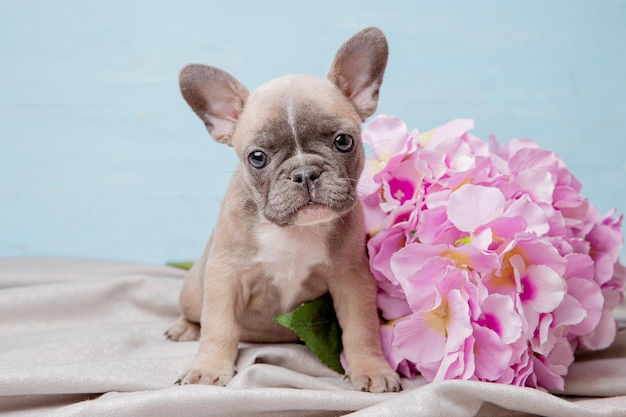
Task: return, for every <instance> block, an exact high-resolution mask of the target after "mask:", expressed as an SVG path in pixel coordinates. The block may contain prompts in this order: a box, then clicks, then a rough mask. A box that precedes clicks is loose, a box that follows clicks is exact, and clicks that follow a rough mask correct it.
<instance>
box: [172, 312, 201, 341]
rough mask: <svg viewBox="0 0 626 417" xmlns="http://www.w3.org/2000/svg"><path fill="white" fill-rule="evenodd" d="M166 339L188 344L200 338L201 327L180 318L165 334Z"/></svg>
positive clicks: (182, 317)
mask: <svg viewBox="0 0 626 417" xmlns="http://www.w3.org/2000/svg"><path fill="white" fill-rule="evenodd" d="M165 337H166V338H168V339H169V340H173V341H175V342H188V341H192V340H198V339H199V338H200V325H199V324H198V323H194V322H192V321H189V320H187V319H186V318H185V316H182V315H181V316H179V317H178V319H177V320H176V322H175V323H174V324H172V325H171V326H170V328H169V329H167V331H166V332H165Z"/></svg>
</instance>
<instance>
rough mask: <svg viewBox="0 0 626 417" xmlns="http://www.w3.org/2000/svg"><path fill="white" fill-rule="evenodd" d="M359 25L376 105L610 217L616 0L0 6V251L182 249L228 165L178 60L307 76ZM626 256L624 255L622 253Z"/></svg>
mask: <svg viewBox="0 0 626 417" xmlns="http://www.w3.org/2000/svg"><path fill="white" fill-rule="evenodd" d="M370 25H376V26H379V27H381V28H382V29H383V30H384V31H385V32H386V34H387V36H388V38H389V43H390V46H391V56H390V62H389V67H388V71H387V76H386V79H385V84H384V85H383V90H382V93H381V102H380V105H379V112H380V113H387V114H393V115H396V116H399V117H401V118H403V119H404V120H405V121H406V122H407V124H408V125H409V127H411V128H413V127H419V128H420V129H422V130H426V129H429V128H431V127H434V126H436V125H439V124H441V123H443V122H445V121H447V120H449V119H452V118H457V117H472V118H474V119H475V120H476V123H477V129H476V133H477V134H478V135H479V136H480V137H483V138H486V137H487V135H488V134H490V133H495V134H496V135H497V136H498V138H500V139H501V140H507V139H509V138H511V137H529V138H532V139H534V140H536V141H537V142H538V143H539V144H540V145H541V146H543V147H545V148H548V149H552V150H554V151H556V152H557V153H558V154H560V155H561V156H562V157H563V159H564V160H565V161H566V163H567V165H568V166H569V167H570V169H571V170H572V171H573V172H574V174H575V175H576V176H577V177H578V178H579V179H580V180H581V181H582V183H583V184H584V194H585V195H586V196H587V197H589V198H590V199H591V201H592V202H594V203H595V204H596V205H597V206H598V208H599V209H600V210H601V211H602V212H605V211H607V210H609V209H611V208H613V207H617V208H618V210H619V211H620V212H626V146H625V140H624V138H623V134H624V133H623V132H624V131H626V2H624V1H610V0H607V1H602V2H589V1H585V0H574V1H552V2H544V1H538V0H535V1H525V2H502V1H475V2H465V1H462V0H456V1H447V2H432V1H413V2H404V1H402V2H399V1H389V2H380V1H378V2H374V1H369V0H361V1H345V2H336V1H332V2H331V1H317V2H307V3H297V2H290V1H277V0H267V1H263V2H253V1H248V2H246V1H229V2H218V1H189V0H181V1H176V2H169V1H145V0H140V1H132V2H129V1H122V0H110V1H108V2H95V1H78V0H74V1H70V0H57V1H55V2H49V1H44V0H39V1H35V0H30V1H19V2H18V1H9V0H3V1H0V255H3V256H15V255H65V256H90V257H97V258H112V259H128V260H138V261H147V262H157V263H162V262H164V261H167V260H171V259H187V258H193V257H195V256H197V255H198V254H199V253H200V251H201V250H202V247H203V245H204V241H205V239H206V238H207V236H208V234H209V232H210V230H211V228H212V226H213V223H214V221H215V218H216V215H217V210H218V207H219V201H220V199H221V195H222V194H223V192H224V190H225V187H226V184H227V181H228V177H229V174H230V172H231V171H232V169H233V167H234V165H235V163H236V161H235V157H234V155H233V154H232V151H231V150H230V149H229V148H227V147H226V146H223V145H219V144H217V143H215V142H213V141H212V140H211V139H210V137H209V136H208V135H207V134H206V132H205V130H204V127H203V126H202V124H201V123H200V122H199V121H198V120H197V119H196V118H195V115H193V113H192V112H191V111H190V110H189V109H188V108H187V106H186V104H185V103H184V102H183V100H182V99H181V97H180V94H179V92H178V85H177V75H178V71H179V69H180V68H181V67H182V66H183V65H184V64H186V63H189V62H202V63H207V64H212V65H216V66H220V67H222V68H224V69H227V70H228V71H230V72H232V73H233V74H234V75H236V76H237V77H238V78H239V79H240V80H242V81H243V82H244V83H245V84H246V85H247V86H249V87H251V88H254V87H256V86H258V85H259V84H261V83H262V82H264V81H266V80H268V79H270V78H273V77H276V76H278V75H282V74H286V73H313V74H318V75H324V74H325V73H326V71H327V68H328V65H329V64H330V61H331V59H332V57H333V55H334V53H335V51H336V49H337V47H338V46H339V45H340V44H341V43H342V42H343V41H344V40H345V39H347V38H348V37H349V36H351V35H352V34H353V33H354V32H356V31H358V30H359V29H361V28H363V27H366V26H370ZM623 253H626V252H623Z"/></svg>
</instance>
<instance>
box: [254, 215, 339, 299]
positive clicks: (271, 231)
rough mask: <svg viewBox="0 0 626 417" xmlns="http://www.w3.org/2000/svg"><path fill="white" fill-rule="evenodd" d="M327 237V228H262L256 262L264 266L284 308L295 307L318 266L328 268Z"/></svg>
mask: <svg viewBox="0 0 626 417" xmlns="http://www.w3.org/2000/svg"><path fill="white" fill-rule="evenodd" d="M327 236H328V227H326V225H319V224H318V225H316V226H309V227H306V226H304V227H300V226H288V227H280V226H276V225H274V224H271V223H266V224H262V225H260V226H259V228H258V230H257V233H256V240H257V243H258V245H259V252H258V253H257V255H256V257H255V261H256V262H259V263H261V265H262V268H263V270H264V273H265V274H266V275H267V276H269V277H271V278H272V280H273V282H274V284H275V285H276V287H277V288H278V290H279V292H280V294H281V307H282V308H283V309H287V308H289V307H290V305H292V304H293V302H294V299H295V297H296V296H297V295H298V293H300V292H301V291H302V289H303V284H304V282H305V281H306V279H307V278H308V277H309V276H310V274H311V270H312V269H313V268H314V267H315V266H320V265H328V262H329V261H328V259H329V256H328V248H327Z"/></svg>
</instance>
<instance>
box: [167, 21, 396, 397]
mask: <svg viewBox="0 0 626 417" xmlns="http://www.w3.org/2000/svg"><path fill="white" fill-rule="evenodd" d="M387 55H388V49H387V41H386V39H385V36H384V35H383V33H382V32H381V31H380V30H378V29H376V28H368V29H365V30H363V31H361V32H359V33H357V34H356V35H354V36H353V37H352V38H351V39H349V40H348V41H347V42H346V43H345V44H344V45H343V46H342V47H341V48H340V49H339V51H338V52H337V54H336V56H335V59H334V62H333V63H332V66H331V68H330V71H329V73H328V76H327V78H320V77H314V76H308V75H291V76H285V77H280V78H277V79H275V80H272V81H270V82H268V83H266V84H264V85H262V86H260V87H259V88H258V89H257V90H255V91H254V92H253V93H252V94H249V93H248V90H247V89H246V88H245V87H244V86H243V85H242V84H241V83H240V82H239V81H237V80H236V79H235V78H234V77H233V76H231V75H230V74H228V73H227V72H225V71H223V70H221V69H218V68H215V67H208V66H203V65H195V64H194V65H188V66H186V67H185V68H184V69H183V70H182V71H181V74H180V87H181V91H182V94H183V97H184V98H185V100H186V101H187V103H188V104H189V106H190V107H191V108H192V109H193V111H194V112H195V113H196V114H197V115H198V116H199V117H200V119H202V121H203V122H204V123H205V125H206V127H207V129H208V131H209V133H210V134H211V136H212V137H213V138H214V139H215V140H217V141H218V142H221V143H225V144H227V145H230V146H232V147H233V148H234V150H235V152H236V153H237V155H238V156H239V158H240V164H239V165H238V167H237V169H236V171H235V174H234V175H233V177H232V179H231V182H230V185H229V188H228V191H227V192H226V195H225V197H224V200H223V202H222V205H221V209H220V213H219V216H218V220H217V224H216V226H215V229H214V231H213V235H212V236H211V238H210V239H209V242H208V244H207V246H206V250H205V251H204V254H203V256H202V258H201V259H200V260H199V261H198V262H196V263H195V264H194V266H193V268H192V269H191V270H190V271H189V273H188V274H187V276H186V278H185V282H184V285H183V289H182V292H181V295H180V310H181V312H182V315H181V316H180V317H179V319H178V320H177V322H176V323H175V324H174V325H172V326H171V328H170V329H169V330H168V331H167V332H166V336H167V337H168V338H169V339H171V340H180V341H185V340H195V339H197V338H198V337H199V338H200V343H199V351H198V354H197V356H196V358H195V360H194V361H193V363H192V364H191V366H190V367H189V369H188V370H187V371H186V372H185V373H184V374H183V375H182V377H181V379H180V380H179V381H178V382H177V383H179V384H194V383H202V384H214V385H226V384H227V383H228V382H229V381H230V380H231V378H232V377H233V375H234V374H235V362H236V359H237V353H238V344H239V342H268V343H274V342H294V341H297V340H298V337H297V336H296V335H295V333H294V332H293V331H291V330H289V329H286V328H284V327H282V326H280V325H279V324H277V323H276V322H275V321H274V320H273V319H274V317H276V316H278V315H280V314H283V313H286V312H289V311H292V310H294V309H296V308H297V307H298V306H299V305H301V304H302V303H304V302H306V301H311V300H314V299H316V298H318V297H320V296H322V295H323V294H325V293H326V292H330V294H331V296H332V299H333V305H334V307H335V311H336V314H337V318H338V320H339V324H340V326H341V328H342V331H343V336H342V340H343V347H344V352H345V357H346V361H347V363H348V376H349V378H350V380H351V382H352V384H353V385H354V387H355V388H356V389H358V390H363V391H372V392H386V391H398V390H400V380H399V377H398V375H397V374H396V373H395V372H394V371H393V370H392V369H391V368H390V366H389V364H388V363H387V361H386V360H385V358H384V356H383V354H382V349H381V342H380V338H379V337H380V336H379V318H378V313H377V308H376V285H375V281H374V278H373V276H372V275H371V273H370V271H369V267H368V260H367V255H366V249H365V231H364V227H363V211H362V207H361V204H360V202H359V198H358V195H357V189H356V186H357V181H358V179H359V176H360V174H361V171H362V170H363V164H364V151H363V146H362V143H361V139H360V126H361V123H362V122H363V121H364V120H365V119H366V118H367V117H369V116H370V115H371V114H373V113H374V111H375V110H376V106H377V102H378V92H379V88H380V85H381V82H382V80H383V74H384V71H385V67H386V64H387Z"/></svg>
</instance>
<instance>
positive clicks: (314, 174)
mask: <svg viewBox="0 0 626 417" xmlns="http://www.w3.org/2000/svg"><path fill="white" fill-rule="evenodd" d="M320 175H322V169H321V168H319V167H316V166H304V167H300V168H297V169H295V170H294V171H293V172H292V173H291V176H290V177H289V178H290V179H291V181H293V182H295V183H296V184H300V185H302V186H303V187H307V188H308V189H311V187H312V186H313V183H314V182H315V181H316V180H317V179H318V178H319V177H320Z"/></svg>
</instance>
